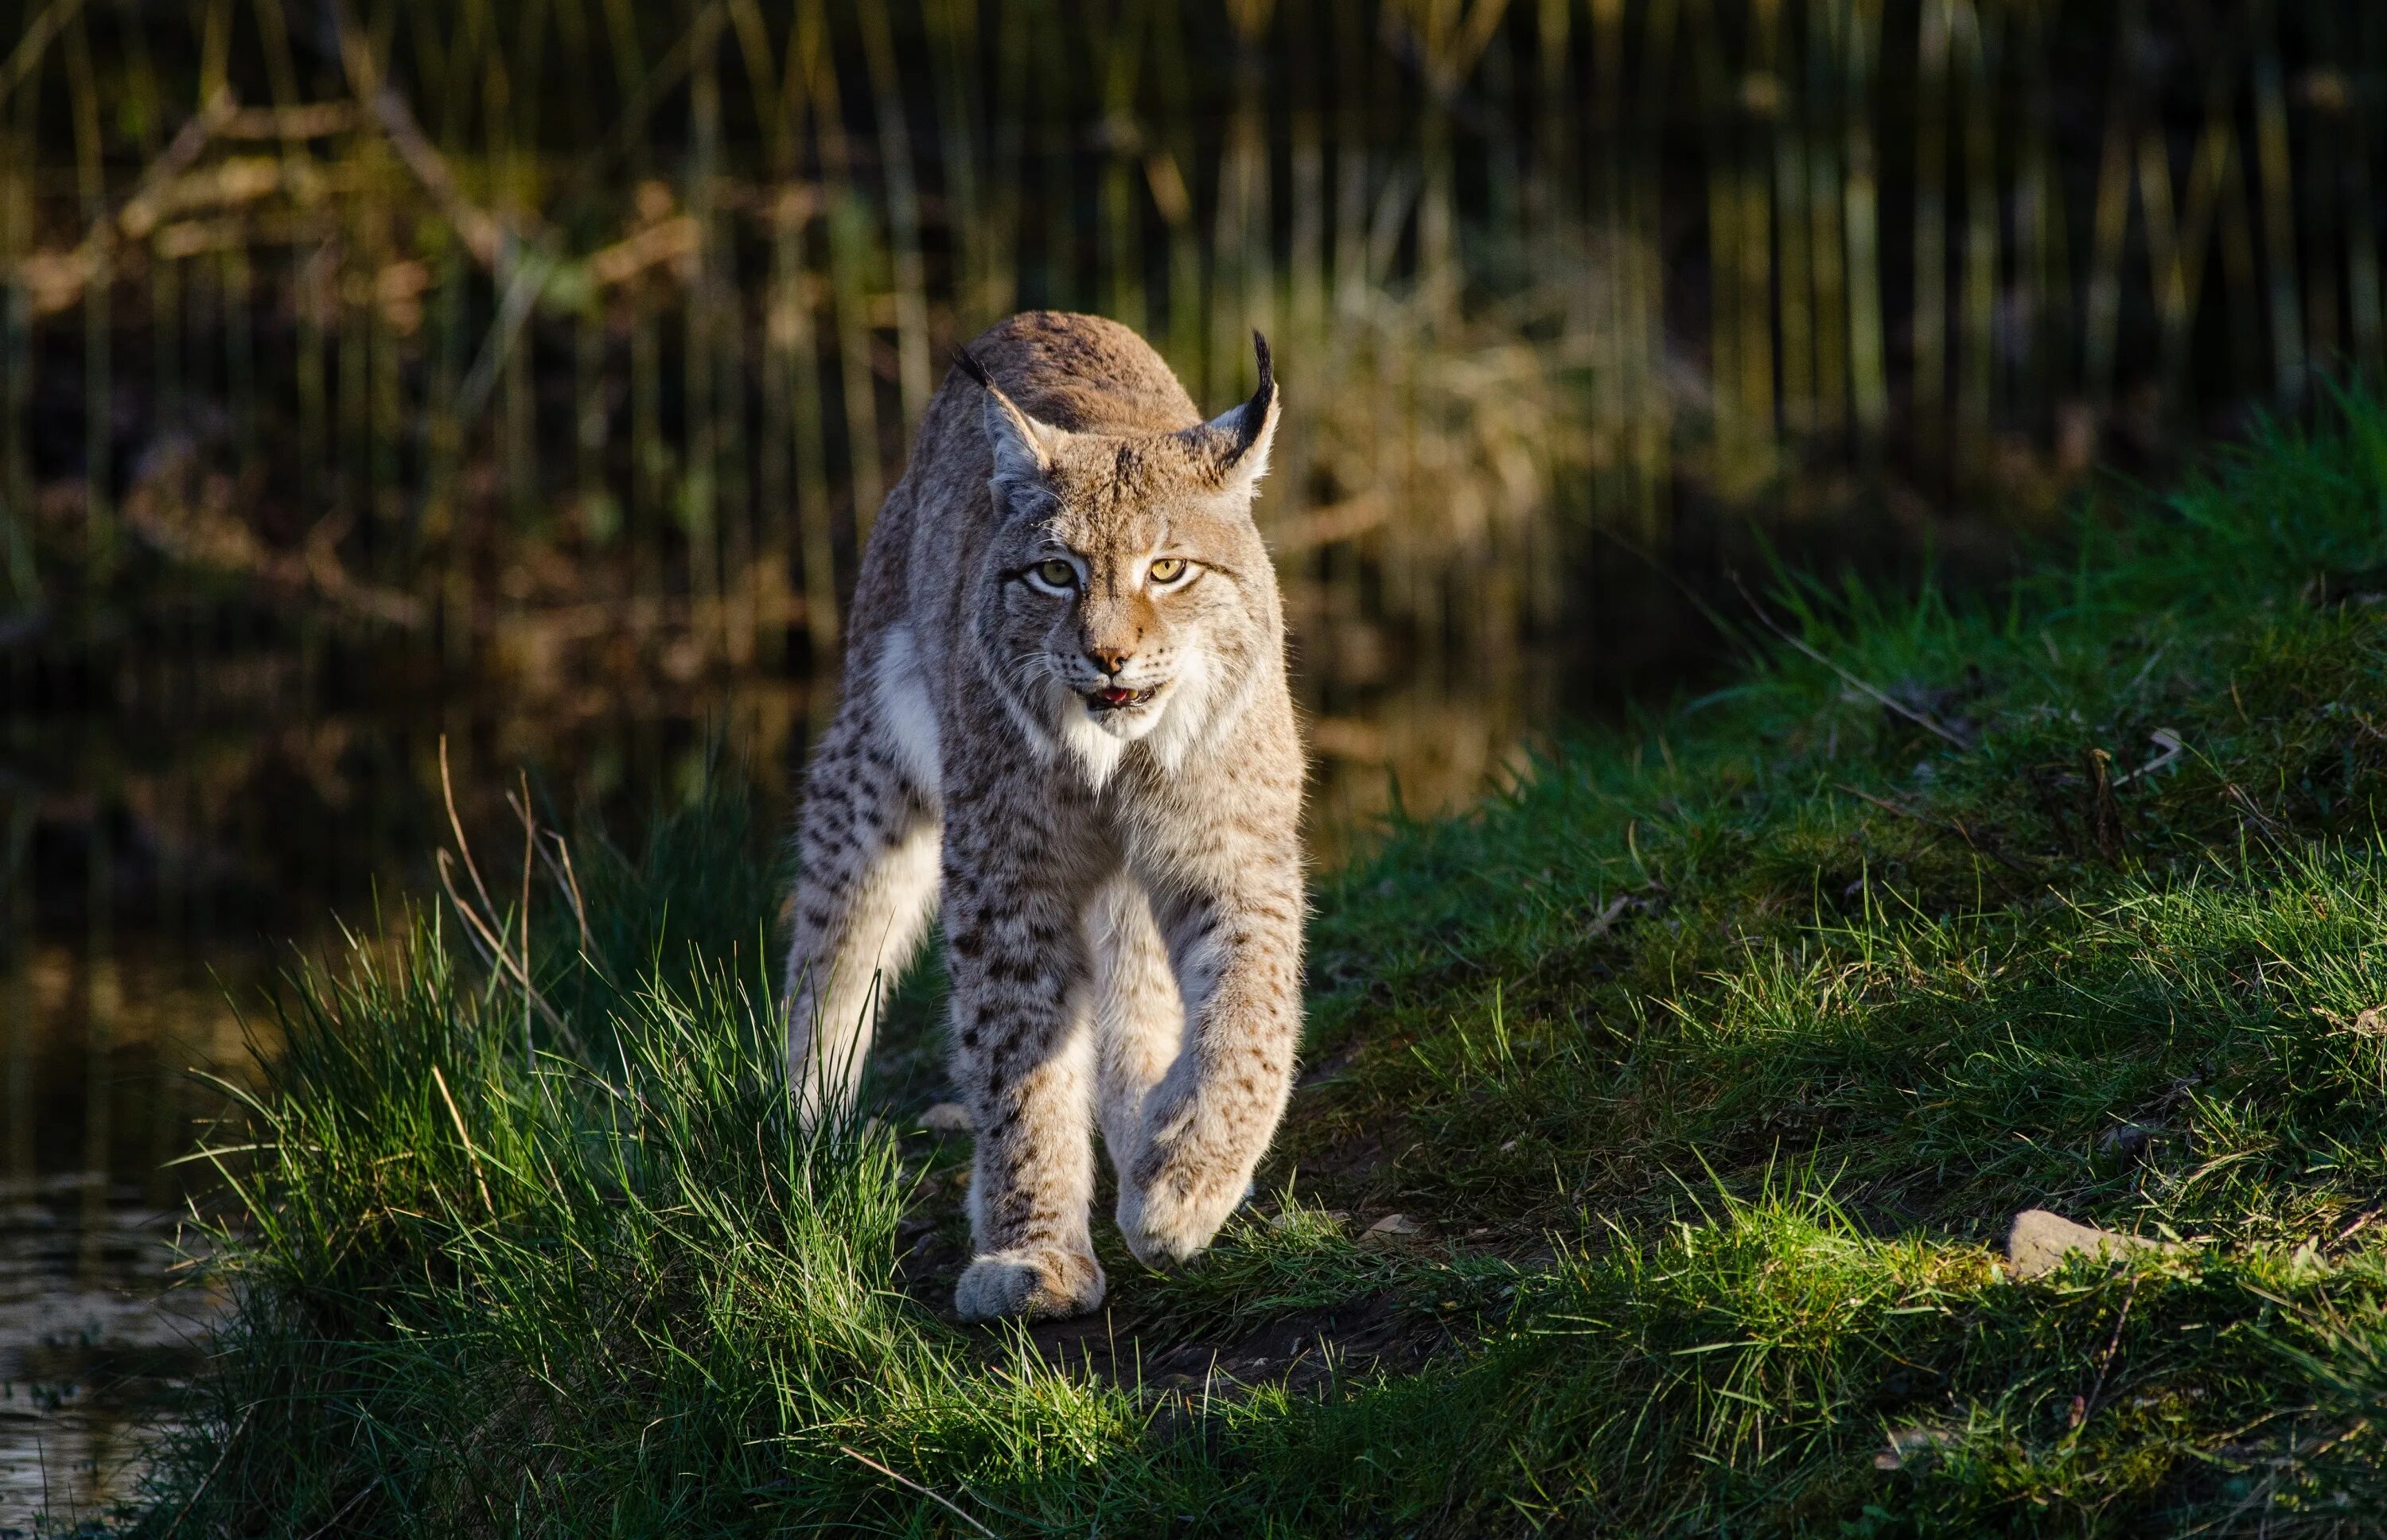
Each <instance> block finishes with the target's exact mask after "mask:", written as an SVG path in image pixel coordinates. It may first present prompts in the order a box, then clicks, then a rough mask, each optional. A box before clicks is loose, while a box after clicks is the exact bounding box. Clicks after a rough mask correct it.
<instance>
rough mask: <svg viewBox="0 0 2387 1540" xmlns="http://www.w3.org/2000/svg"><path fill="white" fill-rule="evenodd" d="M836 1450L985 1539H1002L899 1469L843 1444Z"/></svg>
mask: <svg viewBox="0 0 2387 1540" xmlns="http://www.w3.org/2000/svg"><path fill="white" fill-rule="evenodd" d="M837 1452H838V1453H839V1454H841V1455H850V1456H852V1458H855V1459H857V1460H859V1461H861V1462H862V1463H863V1464H865V1465H866V1466H868V1467H870V1469H872V1470H873V1471H878V1473H879V1474H880V1475H882V1476H884V1477H886V1478H887V1479H888V1480H889V1481H891V1482H897V1483H902V1484H903V1485H904V1486H908V1487H910V1488H911V1489H912V1490H913V1491H915V1492H917V1493H918V1494H919V1495H920V1496H923V1497H926V1498H928V1500H929V1501H930V1502H932V1503H935V1504H937V1505H938V1506H939V1507H941V1508H943V1509H944V1510H945V1511H946V1512H948V1513H950V1514H952V1515H953V1516H954V1518H956V1519H959V1520H960V1521H962V1522H963V1523H965V1524H967V1525H968V1526H969V1527H970V1528H972V1529H974V1530H976V1531H978V1532H979V1534H983V1535H985V1536H986V1540H1003V1536H1001V1535H999V1534H996V1533H995V1532H994V1531H992V1530H991V1529H989V1528H987V1527H986V1526H985V1525H984V1524H981V1523H979V1521H977V1520H976V1519H973V1518H971V1517H970V1516H969V1513H968V1512H967V1510H966V1509H965V1508H962V1506H961V1505H960V1504H958V1503H956V1502H954V1500H953V1499H952V1498H951V1497H948V1496H945V1495H944V1494H943V1493H941V1492H937V1491H934V1490H932V1489H930V1488H928V1487H926V1486H922V1485H921V1484H920V1483H918V1482H916V1481H914V1480H913V1479H912V1478H911V1477H909V1476H906V1475H904V1474H903V1473H902V1472H901V1471H890V1470H889V1469H888V1468H887V1467H886V1466H883V1465H881V1464H879V1463H878V1461H877V1460H875V1459H872V1458H870V1457H869V1456H868V1455H865V1454H864V1453H863V1452H862V1451H861V1450H859V1449H853V1448H849V1447H847V1446H846V1445H842V1444H840V1445H838V1446H837Z"/></svg>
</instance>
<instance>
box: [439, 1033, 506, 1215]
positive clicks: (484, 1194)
mask: <svg viewBox="0 0 2387 1540" xmlns="http://www.w3.org/2000/svg"><path fill="white" fill-rule="evenodd" d="M431 1080H432V1083H433V1084H434V1085H436V1086H437V1087H438V1088H439V1099H440V1100H441V1101H443V1102H445V1103H447V1104H448V1117H450V1118H452V1119H454V1120H455V1124H456V1137H457V1138H459V1139H461V1140H462V1141H463V1142H464V1158H465V1159H466V1160H469V1161H471V1162H472V1163H473V1184H474V1186H476V1187H478V1188H479V1189H480V1190H481V1206H482V1207H484V1208H486V1209H487V1210H488V1211H489V1218H492V1219H494V1218H497V1217H498V1205H496V1204H494V1203H492V1202H490V1201H489V1179H488V1178H487V1177H486V1176H485V1175H484V1174H483V1173H482V1171H481V1152H480V1151H478V1150H476V1149H474V1148H473V1136H472V1135H471V1134H469V1133H467V1132H465V1131H464V1115H463V1114H462V1113H461V1112H459V1111H457V1110H456V1098H455V1097H453V1096H450V1095H449V1094H448V1077H447V1076H445V1075H442V1074H441V1073H439V1067H438V1066H437V1065H436V1064H435V1065H433V1066H432V1067H431Z"/></svg>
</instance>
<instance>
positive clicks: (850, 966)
mask: <svg viewBox="0 0 2387 1540" xmlns="http://www.w3.org/2000/svg"><path fill="white" fill-rule="evenodd" d="M875 704H876V703H875V702H874V701H872V700H871V698H870V697H868V696H866V695H865V697H863V698H862V699H860V700H853V699H851V698H849V700H848V701H847V702H846V704H845V705H844V707H843V708H841V709H840V712H839V713H838V717H837V720H836V721H835V722H834V723H832V724H831V725H830V727H829V731H828V732H827V735H826V736H825V738H823V741H822V744H821V748H820V751H819V753H818V754H817V756H816V757H815V759H814V761H813V764H812V767H811V769H810V771H809V773H808V774H807V776H806V778H805V794H804V807H803V813H802V818H801V820H800V823H799V826H798V832H797V847H798V852H799V854H798V859H799V861H800V863H801V865H800V868H799V870H798V873H797V877H796V885H795V895H794V899H793V903H792V905H791V906H792V908H793V910H794V915H793V922H794V935H793V938H792V940H790V942H789V949H788V993H789V1007H788V1071H789V1080H790V1082H791V1083H792V1084H793V1086H794V1088H795V1092H796V1098H797V1103H796V1105H797V1109H798V1112H799V1115H800V1116H801V1117H802V1120H803V1122H804V1123H805V1124H806V1126H810V1125H811V1124H813V1123H814V1122H815V1121H816V1120H817V1119H818V1118H819V1117H820V1116H821V1113H822V1111H823V1109H824V1108H827V1107H830V1106H850V1105H852V1098H853V1093H854V1090H855V1088H856V1086H857V1085H858V1084H859V1083H860V1080H861V1078H862V1067H863V1063H864V1061H865V1059H866V1058H867V1057H868V1056H869V1053H870V1042H871V1039H872V1037H873V1036H874V1035H875V1033H876V1031H877V1027H878V1020H877V1017H878V1011H879V1009H880V1008H881V1007H882V1006H883V1004H884V1002H885V997H886V995H887V993H888V992H889V991H891V990H892V989H893V988H894V985H895V982H896V980H897V978H900V977H901V976H902V973H903V966H904V965H905V964H906V963H908V962H910V961H911V957H912V953H913V952H914V951H915V950H916V948H917V946H918V944H919V940H920V937H921V934H922V932H923V931H924V930H926V929H927V927H928V915H929V914H930V912H931V911H932V910H933V909H934V907H935V904H936V899H937V881H938V846H939V828H938V820H937V815H936V810H935V807H934V805H933V804H932V802H930V801H929V799H928V796H927V795H926V794H924V793H923V792H922V791H921V790H920V789H919V788H918V787H917V786H916V785H915V784H914V781H913V777H912V776H910V775H909V774H908V772H907V770H906V768H905V766H904V765H903V761H902V758H901V756H900V754H899V753H898V752H897V751H896V749H895V747H894V746H893V745H891V744H890V743H888V742H886V741H884V739H885V738H886V734H885V733H884V731H883V730H882V729H881V728H880V726H879V725H878V720H877V718H878V713H877V711H876V710H875V709H874V708H875Z"/></svg>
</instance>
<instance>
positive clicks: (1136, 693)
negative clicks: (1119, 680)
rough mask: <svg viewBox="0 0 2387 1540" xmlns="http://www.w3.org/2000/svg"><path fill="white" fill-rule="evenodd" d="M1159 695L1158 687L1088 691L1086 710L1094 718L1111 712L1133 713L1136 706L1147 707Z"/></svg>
mask: <svg viewBox="0 0 2387 1540" xmlns="http://www.w3.org/2000/svg"><path fill="white" fill-rule="evenodd" d="M1159 693H1160V687H1159V686H1158V685H1154V686H1153V687H1152V688H1149V689H1122V688H1110V689H1090V690H1088V691H1087V692H1086V709H1087V710H1088V711H1090V712H1092V713H1094V714H1095V715H1096V716H1102V715H1105V714H1106V713H1111V712H1127V711H1133V710H1135V709H1136V708H1137V707H1138V706H1143V705H1149V704H1150V703H1151V701H1152V698H1153V697H1154V696H1156V695H1158V694H1159Z"/></svg>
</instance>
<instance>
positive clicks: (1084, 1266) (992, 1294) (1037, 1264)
mask: <svg viewBox="0 0 2387 1540" xmlns="http://www.w3.org/2000/svg"><path fill="white" fill-rule="evenodd" d="M1103 1288H1104V1281H1103V1267H1102V1264H1101V1263H1099V1262H1097V1261H1095V1260H1094V1259H1093V1257H1092V1256H1090V1255H1087V1254H1085V1253H1082V1252H1070V1251H1063V1250H1061V1249H1060V1248H1058V1247H1056V1246H1019V1247H1016V1248H1014V1249H1012V1250H1009V1251H993V1252H988V1253H987V1254H986V1255H984V1256H979V1258H977V1259H976V1260H975V1261H973V1262H971V1263H970V1265H969V1268H968V1270H966V1271H965V1272H964V1273H963V1274H962V1281H961V1282H960V1283H958V1284H957V1285H955V1286H954V1310H955V1311H957V1312H958V1313H959V1314H960V1316H961V1318H962V1319H964V1320H993V1319H996V1318H997V1317H1005V1316H1007V1317H1013V1318H1017V1319H1022V1320H1045V1319H1052V1318H1054V1317H1056V1316H1082V1315H1084V1314H1085V1313H1086V1312H1087V1311H1089V1310H1092V1309H1094V1308H1096V1307H1097V1306H1100V1305H1101V1304H1102V1302H1103Z"/></svg>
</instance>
